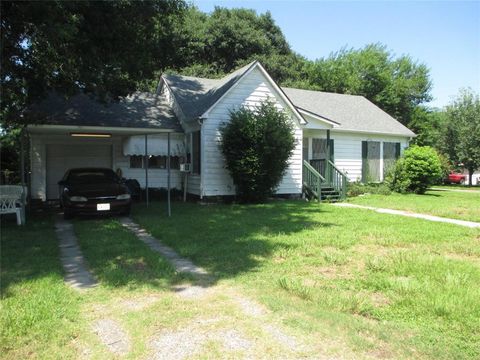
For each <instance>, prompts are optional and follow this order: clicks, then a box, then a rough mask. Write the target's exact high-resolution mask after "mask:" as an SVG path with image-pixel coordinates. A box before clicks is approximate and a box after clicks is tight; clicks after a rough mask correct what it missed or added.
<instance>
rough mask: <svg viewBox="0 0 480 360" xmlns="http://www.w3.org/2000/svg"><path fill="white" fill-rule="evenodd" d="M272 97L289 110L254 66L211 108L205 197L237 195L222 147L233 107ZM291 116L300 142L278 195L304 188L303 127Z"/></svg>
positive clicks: (204, 168)
mask: <svg viewBox="0 0 480 360" xmlns="http://www.w3.org/2000/svg"><path fill="white" fill-rule="evenodd" d="M275 95H277V96H275ZM269 97H270V98H276V101H277V104H278V106H279V107H281V108H284V109H288V108H287V105H286V104H285V103H284V102H283V101H282V100H281V97H280V96H279V94H276V91H275V89H274V88H273V87H272V86H271V85H270V84H269V83H268V80H267V79H266V78H265V77H264V76H263V74H262V73H261V71H260V70H258V69H257V68H254V69H253V70H252V71H251V72H250V73H249V74H247V75H246V76H245V77H244V78H243V79H241V80H240V82H239V83H238V84H236V86H235V87H234V88H232V89H231V91H230V92H229V93H228V94H227V95H226V96H225V97H224V98H223V99H222V100H221V101H220V102H219V103H218V104H217V105H216V106H215V107H214V108H213V109H212V110H211V111H210V113H209V114H208V118H207V119H205V121H204V123H203V125H202V155H203V157H202V169H201V176H202V182H201V187H202V189H201V191H202V195H203V196H217V195H233V194H235V187H234V185H233V181H232V179H231V177H230V175H229V173H228V171H227V170H226V169H225V161H224V158H223V156H222V154H221V151H220V148H219V144H220V131H219V128H220V127H221V126H222V125H223V124H224V123H226V122H228V121H229V118H230V110H233V109H238V108H240V107H241V106H249V107H254V106H256V105H259V104H260V103H261V102H262V101H264V100H266V99H267V98H269ZM289 113H290V112H289ZM291 116H292V121H293V122H294V124H295V138H296V140H297V144H296V147H295V150H294V154H293V156H292V157H291V159H290V165H289V167H288V169H287V173H286V174H285V176H284V178H283V180H282V182H281V184H280V186H279V188H278V190H277V193H278V194H300V193H301V191H302V165H301V163H302V162H301V159H302V130H301V128H300V127H299V125H298V122H297V121H296V119H294V117H293V115H291Z"/></svg>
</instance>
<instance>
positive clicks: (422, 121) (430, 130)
mask: <svg viewBox="0 0 480 360" xmlns="http://www.w3.org/2000/svg"><path fill="white" fill-rule="evenodd" d="M445 126H446V116H445V112H444V111H441V110H438V109H429V108H427V107H425V106H421V105H419V106H417V107H416V108H414V109H413V112H412V117H411V120H410V124H409V127H410V129H411V130H412V131H413V132H415V133H416V134H417V136H416V137H415V138H414V139H413V142H412V143H413V144H415V145H419V146H431V147H435V148H438V149H439V150H440V148H439V147H438V146H439V144H440V142H441V141H442V136H443V132H444V129H445Z"/></svg>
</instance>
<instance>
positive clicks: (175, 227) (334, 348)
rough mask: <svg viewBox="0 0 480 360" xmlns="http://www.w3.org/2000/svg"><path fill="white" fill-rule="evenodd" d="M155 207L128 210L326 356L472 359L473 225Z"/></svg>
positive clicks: (479, 272)
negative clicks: (165, 215)
mask: <svg viewBox="0 0 480 360" xmlns="http://www.w3.org/2000/svg"><path fill="white" fill-rule="evenodd" d="M163 206H164V205H163V204H153V205H152V206H150V207H149V208H148V209H147V208H144V207H139V208H138V209H137V210H136V211H135V213H134V217H135V219H136V221H138V222H139V223H140V224H141V225H142V226H144V227H145V228H147V229H148V230H149V231H150V232H152V234H153V235H155V236H156V237H158V238H159V239H161V240H162V241H164V242H165V243H167V244H169V245H170V246H172V247H174V248H175V249H176V250H177V251H178V252H179V253H181V254H182V255H183V256H187V257H190V258H191V259H193V260H194V261H195V262H196V263H197V264H198V265H201V266H203V267H204V268H206V269H208V270H209V271H211V272H212V273H214V274H215V275H216V276H218V277H219V278H220V279H221V281H224V282H226V283H234V284H235V285H237V286H240V287H242V288H243V289H244V291H245V292H246V293H247V294H250V295H251V296H254V297H256V298H257V299H259V300H260V301H261V302H263V303H264V304H266V305H267V306H268V307H269V308H270V309H271V310H272V311H274V312H275V313H277V314H278V315H279V316H281V317H282V318H283V322H284V324H286V325H288V326H289V327H290V328H291V329H292V331H296V332H297V333H298V335H299V336H301V337H302V339H305V340H306V341H310V342H311V343H312V344H316V345H317V346H319V347H321V348H322V349H323V350H325V349H328V351H329V353H330V354H332V355H345V354H351V356H352V357H357V358H358V357H371V356H377V355H378V356H383V357H390V358H411V357H426V358H435V359H450V358H477V357H478V356H480V348H479V347H478V344H479V343H480V337H479V336H480V325H479V324H480V304H479V302H478V298H479V297H480V289H479V288H478V283H479V282H480V248H479V247H478V239H479V238H480V232H479V231H478V230H474V229H464V228H461V227H457V226H453V225H449V224H438V223H431V222H427V221H423V220H417V219H409V218H399V217H394V216H389V215H383V214H376V213H371V212H365V211H363V210H358V209H343V208H335V207H333V206H330V205H320V206H319V205H318V204H314V203H303V202H289V201H284V202H274V203H269V204H264V205H255V206H240V205H234V206H225V205H212V206H199V205H193V204H176V205H175V207H174V215H173V216H172V218H163V217H160V216H159V215H158V214H161V212H162V211H163V210H164V209H163ZM375 354H377V355H375Z"/></svg>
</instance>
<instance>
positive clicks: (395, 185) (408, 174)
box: [386, 146, 444, 194]
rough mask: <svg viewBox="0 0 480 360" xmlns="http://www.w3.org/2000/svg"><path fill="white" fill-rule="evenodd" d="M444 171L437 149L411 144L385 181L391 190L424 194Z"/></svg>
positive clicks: (439, 178)
mask: <svg viewBox="0 0 480 360" xmlns="http://www.w3.org/2000/svg"><path fill="white" fill-rule="evenodd" d="M443 173H444V170H443V167H442V161H441V159H440V156H439V155H438V153H437V151H436V150H435V149H433V148H431V147H430V146H412V147H410V148H409V149H407V150H405V153H404V154H403V157H402V158H400V159H399V160H398V161H397V163H396V164H395V167H394V168H393V170H392V171H391V173H390V174H389V175H388V176H387V179H386V181H387V183H388V184H389V186H390V188H391V189H392V190H393V191H396V192H400V193H405V192H413V193H416V194H424V193H425V191H427V188H428V187H429V186H430V185H433V184H435V183H436V182H438V181H439V180H441V178H442V175H443Z"/></svg>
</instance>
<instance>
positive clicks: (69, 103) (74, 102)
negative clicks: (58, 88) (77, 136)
mask: <svg viewBox="0 0 480 360" xmlns="http://www.w3.org/2000/svg"><path fill="white" fill-rule="evenodd" d="M28 116H29V117H33V116H34V117H36V118H37V119H38V120H40V122H41V123H42V124H44V125H70V126H99V127H120V128H145V129H162V130H172V131H176V132H183V130H182V127H181V126H180V123H179V121H178V119H177V117H176V116H175V114H174V113H173V111H172V110H171V108H170V106H169V105H168V104H167V103H166V101H165V99H163V98H162V97H161V96H159V95H156V94H152V93H146V92H136V93H134V94H132V95H130V96H127V97H124V98H121V99H120V100H119V101H118V102H112V103H108V104H103V103H101V102H98V101H96V100H95V99H94V98H92V97H91V96H88V95H86V94H83V93H82V94H78V95H75V96H72V97H71V98H69V99H66V98H64V97H63V96H60V95H58V94H55V93H51V94H49V95H48V96H47V98H45V99H44V100H43V101H41V102H39V103H38V104H35V105H33V106H32V107H31V108H30V109H29V110H28Z"/></svg>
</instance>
